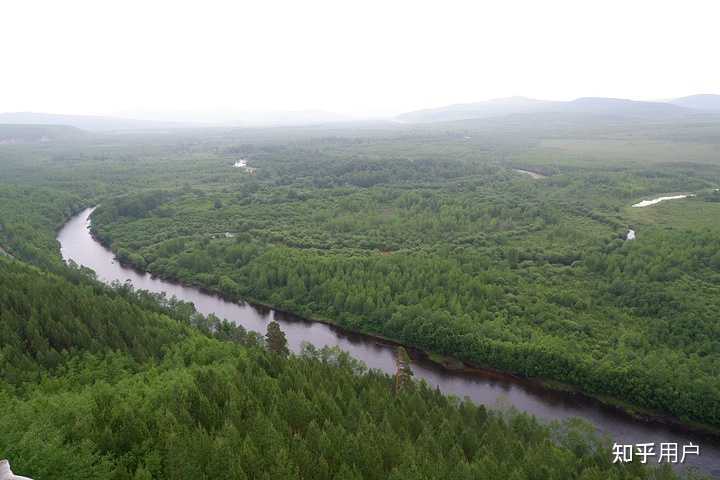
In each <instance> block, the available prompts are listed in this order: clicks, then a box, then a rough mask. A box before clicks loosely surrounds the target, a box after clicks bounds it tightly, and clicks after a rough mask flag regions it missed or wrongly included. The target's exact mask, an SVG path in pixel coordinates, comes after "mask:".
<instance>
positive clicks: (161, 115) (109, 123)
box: [0, 110, 353, 132]
mask: <svg viewBox="0 0 720 480" xmlns="http://www.w3.org/2000/svg"><path fill="white" fill-rule="evenodd" d="M351 120H353V118H351V117H349V116H346V115H340V114H336V113H332V112H323V111H319V110H302V111H291V112H279V111H278V112H237V111H224V110H217V111H173V112H168V111H155V112H148V111H132V112H124V113H123V114H121V116H117V117H115V116H96V115H63V114H52V113H37V112H11V113H0V124H18V125H67V126H72V127H76V128H80V129H82V130H88V131H95V132H100V131H115V130H159V129H178V128H197V127H229V126H235V127H259V126H290V125H298V126H302V125H316V124H325V123H334V122H346V121H351Z"/></svg>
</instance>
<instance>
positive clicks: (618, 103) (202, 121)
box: [0, 94, 720, 132]
mask: <svg viewBox="0 0 720 480" xmlns="http://www.w3.org/2000/svg"><path fill="white" fill-rule="evenodd" d="M701 115H702V116H708V115H712V116H714V115H718V116H719V118H720V95H711V94H702V95H691V96H687V97H682V98H677V99H673V100H668V101H655V102H650V101H637V100H628V99H621V98H605V97H582V98H578V99H575V100H571V101H549V100H538V99H533V98H527V97H506V98H497V99H493V100H488V101H484V102H474V103H461V104H453V105H447V106H443V107H438V108H428V109H422V110H416V111H412V112H406V113H402V114H400V115H397V116H396V117H394V120H395V121H397V122H400V123H408V124H419V123H436V122H452V121H464V120H483V119H494V118H500V117H510V116H513V117H518V118H525V117H526V118H527V119H528V121H532V118H533V117H534V118H546V119H548V120H560V121H568V120H571V121H573V119H574V120H577V121H580V120H581V119H583V118H589V119H592V118H594V119H599V118H601V117H602V118H605V119H606V120H622V121H625V120H677V119H682V118H685V117H692V116H701ZM538 116H539V117H538ZM360 120H369V119H362V118H355V117H352V116H349V115H343V114H338V113H334V112H328V111H322V110H298V111H265V112H261V111H255V112H252V111H237V110H229V109H216V110H203V111H192V110H176V111H140V110H134V111H126V112H122V113H121V114H120V115H119V116H95V115H64V114H49V113H37V112H15V113H0V124H16V125H45V126H48V125H66V126H70V127H75V128H79V129H82V130H87V131H91V132H104V131H122V130H161V129H163V130H168V129H180V128H199V127H273V126H310V125H325V124H332V123H335V124H341V123H345V122H357V121H360ZM374 120H379V119H378V118H376V119H374Z"/></svg>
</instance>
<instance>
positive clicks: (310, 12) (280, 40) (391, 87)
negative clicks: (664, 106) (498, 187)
mask: <svg viewBox="0 0 720 480" xmlns="http://www.w3.org/2000/svg"><path fill="white" fill-rule="evenodd" d="M718 19H720V2H717V1H692V0H683V1H680V0H678V1H673V2H665V1H662V0H654V1H640V0H623V1H614V0H596V1H592V2H590V1H583V0H572V1H553V0H543V1H512V0H511V1H508V0H497V1H493V2H483V1H480V0H476V1H467V2H455V1H448V0H443V1H435V2H423V1H419V0H414V1H407V2H406V1H397V0H384V1H373V0H361V1H342V0H334V1H314V0H294V1H274V0H258V1H253V2H245V1H242V0H239V1H238V0H236V1H227V2H225V1H212V0H203V1H192V2H190V1H182V0H173V1H158V0H144V1H134V0H122V1H102V0H94V1H73V0H63V1H57V0H53V1H36V0H3V1H2V2H0V112H2V111H44V112H54V113H91V114H107V113H117V112H132V111H163V110H214V109H222V110H303V109H322V110H329V111H335V112H342V113H356V114H382V113H397V112H401V111H406V110H412V109H417V108H423V107H431V106H439V105H443V104H447V103H458V102H471V101H479V100H484V99H489V98H494V97H503V96H511V95H524V96H531V97H536V98H543V99H571V98H575V97H578V96H613V97H625V98H635V99H656V98H663V97H673V96H682V95H688V94H692V93H720V62H718V46H720V28H719V27H718Z"/></svg>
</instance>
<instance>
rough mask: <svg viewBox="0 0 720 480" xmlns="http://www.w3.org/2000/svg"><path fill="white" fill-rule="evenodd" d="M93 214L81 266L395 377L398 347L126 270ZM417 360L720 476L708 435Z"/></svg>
mask: <svg viewBox="0 0 720 480" xmlns="http://www.w3.org/2000/svg"><path fill="white" fill-rule="evenodd" d="M91 213H92V209H87V210H85V211H83V212H82V213H80V214H78V215H77V216H75V217H73V218H72V219H71V220H70V221H68V223H67V224H65V226H64V227H63V228H62V230H61V231H60V233H59V235H58V240H59V242H60V245H61V252H62V256H63V258H64V259H66V260H70V259H72V260H73V261H75V262H76V263H78V264H79V265H83V266H86V267H89V268H92V269H93V270H95V272H96V274H97V277H98V279H100V280H102V281H105V282H112V281H114V280H118V281H120V282H125V281H126V280H129V281H130V282H131V283H132V284H133V285H134V286H135V288H138V289H144V290H149V291H151V292H158V293H160V292H164V293H166V294H167V295H168V297H172V296H176V297H177V298H178V299H181V300H185V301H187V302H192V303H193V304H195V308H197V310H198V311H199V312H200V313H203V314H205V315H208V314H210V313H214V314H215V315H217V316H219V317H222V318H226V319H228V320H230V321H233V322H236V323H238V324H240V325H242V326H244V327H245V328H247V329H248V330H255V331H257V332H261V333H264V332H265V330H266V326H267V324H268V322H270V321H272V320H276V321H278V322H279V323H280V325H281V327H282V329H283V330H284V331H285V333H286V335H287V338H288V343H289V346H290V348H291V349H292V350H293V351H295V352H297V351H299V349H300V347H301V345H302V344H303V342H310V343H312V344H314V345H315V346H317V347H323V346H325V345H328V346H338V347H340V348H341V349H343V350H345V351H347V352H349V353H350V354H351V355H353V356H354V357H355V358H358V359H360V360H362V361H363V362H365V364H367V366H368V367H370V368H377V369H379V370H382V371H384V372H387V373H391V374H392V373H394V372H395V347H394V345H393V344H392V343H391V342H386V341H383V340H380V339H376V338H373V337H369V336H366V335H362V334H358V333H353V332H348V331H346V330H344V329H342V328H340V327H336V326H332V325H326V324H323V323H319V322H312V321H308V320H305V319H302V318H299V317H297V316H295V315H292V314H289V313H284V312H279V311H276V310H273V309H271V308H267V307H261V306H255V305H251V304H248V303H241V304H240V303H234V302H228V301H226V300H223V299H222V298H220V297H218V296H216V295H211V294H207V293H204V292H201V291H200V290H198V289H196V288H192V287H186V286H183V285H178V284H176V283H172V282H168V281H165V280H160V279H158V278H153V277H152V276H150V275H149V274H146V273H139V272H136V271H134V270H132V269H130V268H125V267H123V266H121V265H120V264H119V263H118V262H115V261H114V257H113V254H112V252H110V251H109V250H107V249H106V248H104V247H103V246H102V245H100V244H99V243H97V242H96V241H95V240H94V239H93V238H92V236H91V235H90V233H89V230H88V225H89V217H90V214H91ZM408 351H409V353H410V356H411V358H412V360H413V366H412V368H413V371H414V372H415V377H416V378H418V379H423V380H425V381H426V382H428V384H430V385H431V386H433V387H436V386H437V387H438V388H440V390H441V391H443V392H445V393H448V394H453V395H457V396H458V397H460V398H463V397H468V398H470V399H472V400H473V401H475V402H476V403H483V404H486V405H490V406H492V405H496V404H498V403H501V404H510V405H512V406H514V407H515V408H517V409H519V410H522V411H526V412H529V413H532V414H534V415H536V416H538V417H539V418H542V419H545V420H562V419H565V418H568V417H573V416H577V417H582V418H584V419H585V420H587V421H589V422H591V423H593V424H594V425H595V426H597V427H598V428H599V429H600V430H601V431H602V432H604V433H606V434H608V435H609V436H610V437H611V439H612V440H613V441H616V442H619V443H620V442H621V443H626V444H634V443H647V442H655V443H661V442H675V443H679V444H686V443H689V442H693V443H694V444H699V445H700V446H701V455H700V456H699V457H693V458H690V462H691V463H692V464H693V465H696V466H698V467H701V468H702V469H703V470H704V471H706V472H710V471H713V473H714V474H716V475H717V476H718V477H719V478H720V441H718V439H716V438H712V437H709V436H705V435H701V434H695V433H689V432H685V431H684V430H683V429H681V428H676V427H670V426H666V425H663V424H661V423H646V422H642V421H639V420H636V419H633V418H632V417H630V416H629V415H626V414H624V413H622V412H618V411H616V410H615V409H612V408H609V407H607V406H604V405H602V404H600V403H599V402H597V401H595V400H593V399H589V398H586V397H584V396H582V395H576V394H570V393H564V392H557V391H553V390H547V389H545V388H543V387H542V386H540V385H539V384H537V383H535V382H531V381H527V380H522V379H518V378H514V377H512V376H510V375H506V374H502V373H498V372H492V371H484V370H478V371H472V372H457V371H450V370H447V369H445V368H443V367H441V366H439V365H437V364H435V363H433V362H431V361H429V360H428V359H427V356H426V355H424V354H423V353H422V352H419V351H416V350H413V349H408Z"/></svg>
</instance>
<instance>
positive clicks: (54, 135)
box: [0, 123, 86, 144]
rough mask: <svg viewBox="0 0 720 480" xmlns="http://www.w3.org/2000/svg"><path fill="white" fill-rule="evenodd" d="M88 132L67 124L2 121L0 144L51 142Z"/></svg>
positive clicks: (76, 136)
mask: <svg viewBox="0 0 720 480" xmlns="http://www.w3.org/2000/svg"><path fill="white" fill-rule="evenodd" d="M85 134H86V132H84V131H82V130H80V129H79V128H75V127H69V126H67V125H18V124H2V123H0V144H8V143H27V142H49V141H53V140H67V139H72V138H79V137H82V136H84V135H85Z"/></svg>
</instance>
